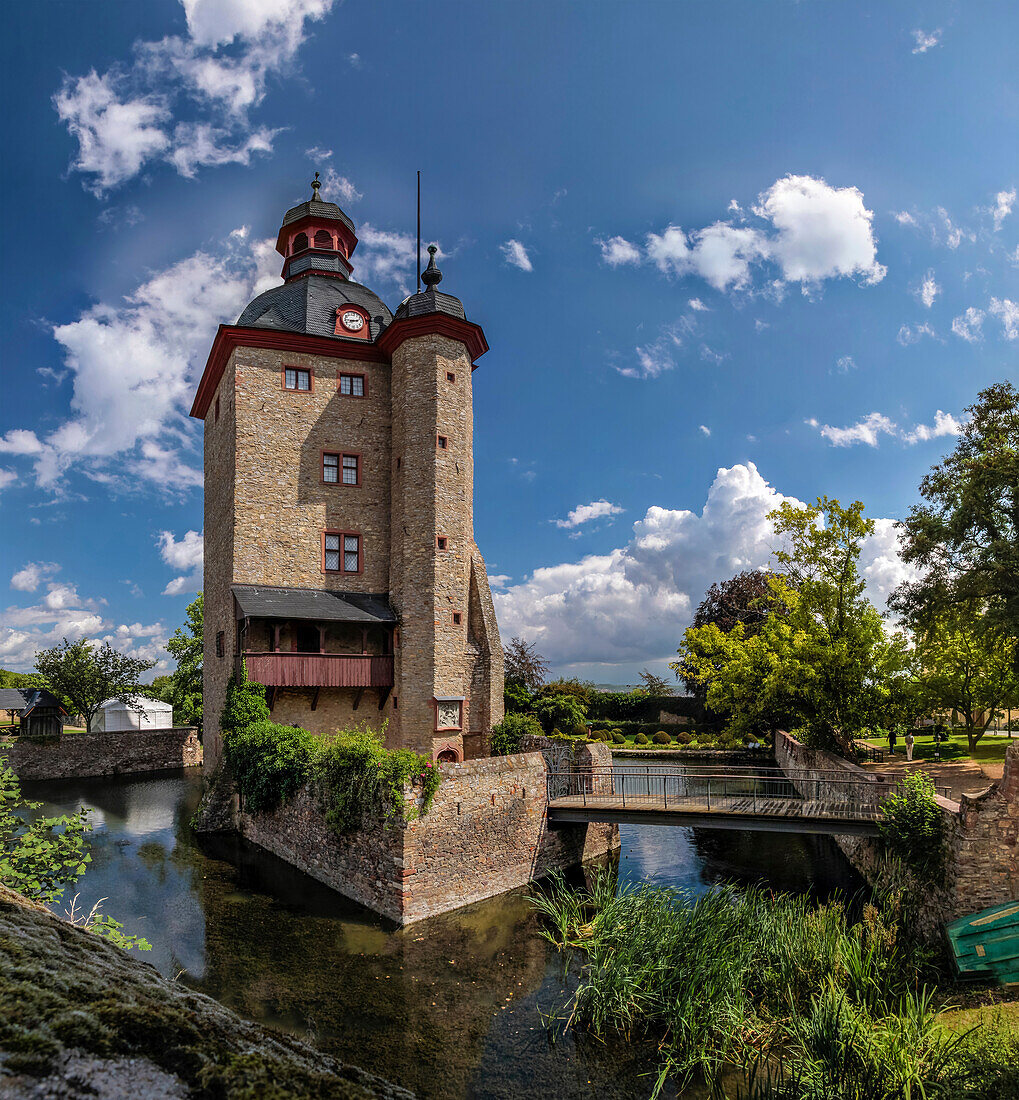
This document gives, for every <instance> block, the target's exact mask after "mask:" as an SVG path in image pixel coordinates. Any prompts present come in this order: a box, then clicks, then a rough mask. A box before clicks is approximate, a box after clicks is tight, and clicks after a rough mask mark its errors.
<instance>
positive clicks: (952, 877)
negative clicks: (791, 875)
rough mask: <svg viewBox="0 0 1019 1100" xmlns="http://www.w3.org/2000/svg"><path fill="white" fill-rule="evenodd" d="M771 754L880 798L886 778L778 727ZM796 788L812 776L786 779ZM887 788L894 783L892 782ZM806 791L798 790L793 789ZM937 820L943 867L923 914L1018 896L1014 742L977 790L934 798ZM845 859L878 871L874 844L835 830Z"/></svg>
mask: <svg viewBox="0 0 1019 1100" xmlns="http://www.w3.org/2000/svg"><path fill="white" fill-rule="evenodd" d="M775 760H776V762H777V763H778V765H779V767H780V768H782V770H783V771H787V772H788V771H792V770H795V769H805V770H807V771H810V770H817V771H830V770H836V771H839V772H843V773H845V775H846V777H847V778H852V779H864V780H867V781H868V782H870V783H872V784H873V785H874V792H875V800H876V801H877V800H880V798H881V797H883V794H884V793H886V792H887V791H888V789H889V784H887V783H885V782H883V781H881V780H880V779H879V777H877V776H875V775H873V774H872V773H870V772H867V771H865V770H864V769H863V768H859V767H857V766H856V765H855V764H852V763H850V762H849V761H848V760H843V759H842V758H841V757H839V756H836V755H835V754H834V753H830V752H825V751H823V750H821V749H809V748H807V747H806V746H805V745H803V744H801V743H800V742H799V741H797V740H796V739H795V738H794V737H790V736H789V735H788V734H787V733H783V732H781V731H778V732H776V734H775ZM792 782H793V785H794V786H796V787H797V789H798V790H800V789H801V787H803V786H804V785H805V786H806V788H808V789H809V790H811V791H812V790H813V789H814V785H815V782H817V783H819V784H820V786H821V790H822V797H823V793H824V788H825V784H824V781H823V779H819V780H817V781H814V780H811V779H809V778H807V779H806V780H805V782H804V779H803V778H800V777H797V778H794V779H792ZM892 786H894V784H893V785H892ZM801 793H804V794H806V793H807V791H806V790H801ZM935 798H936V801H937V804H938V806H939V807H940V808H941V812H942V814H943V815H944V819H945V837H946V842H947V846H948V868H947V874H946V878H945V884H944V887H943V889H932V891H931V896H930V899H929V900H930V902H931V916H932V919H934V920H935V921H936V922H937V923H941V922H943V921H950V920H955V918H956V917H962V916H966V915H967V914H968V913H973V912H976V911H978V910H980V909H986V908H988V907H989V906H992V905H1000V904H1003V903H1004V902H1008V901H1014V900H1017V899H1019V745H1010V746H1009V748H1008V750H1007V752H1006V753H1005V766H1004V771H1003V774H1002V777H1001V779H1000V780H999V781H998V782H996V783H992V784H991V785H990V786H989V787H988V788H987V790H985V791H981V792H980V793H979V794H975V795H966V794H964V795H963V796H962V797H961V798H960V799H959V801H958V802H954V801H952V800H951V799H948V798H943V797H941V796H940V795H937V796H935ZM835 840H836V842H837V843H838V845H839V847H840V848H841V849H842V851H843V852H844V853H845V854H846V856H847V858H848V859H849V861H850V862H851V863H852V864H853V865H854V866H855V867H856V868H857V870H858V871H860V873H861V874H862V875H863V876H864V878H866V879H867V881H868V882H869V883H871V885H873V884H874V882H875V881H876V879H877V876H878V874H879V871H880V865H881V856H882V845H881V843H880V841H877V840H875V839H873V838H870V837H850V836H837V837H835Z"/></svg>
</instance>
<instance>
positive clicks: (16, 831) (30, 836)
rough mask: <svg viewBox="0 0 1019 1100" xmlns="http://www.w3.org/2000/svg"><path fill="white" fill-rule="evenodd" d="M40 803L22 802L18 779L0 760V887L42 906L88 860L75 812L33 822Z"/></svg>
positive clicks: (84, 816)
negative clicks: (37, 902)
mask: <svg viewBox="0 0 1019 1100" xmlns="http://www.w3.org/2000/svg"><path fill="white" fill-rule="evenodd" d="M41 805H42V803H41V802H29V801H27V800H26V799H25V798H23V797H22V794H21V787H20V786H19V784H18V777H17V776H16V775H15V774H14V772H13V771H12V770H11V769H10V768H9V767H8V766H7V761H6V760H5V759H4V758H3V757H0V882H2V883H3V884H4V886H7V887H8V888H10V889H11V890H16V891H17V892H18V893H19V894H24V895H25V897H28V898H34V899H35V900H36V901H41V902H43V903H44V904H52V903H53V902H55V901H58V900H59V899H60V896H61V895H62V894H63V892H64V890H65V889H66V888H67V887H68V886H69V885H71V883H73V882H76V881H77V879H78V878H79V876H80V875H82V874H83V873H84V871H85V867H86V865H87V864H89V863H90V862H91V860H92V856H91V855H90V854H89V852H88V850H87V849H86V847H85V834H86V833H87V832H90V831H91V829H92V826H91V825H90V824H89V822H88V813H87V811H86V810H84V809H81V810H79V811H78V813H76V814H72V815H69V816H67V817H36V816H34V811H35V810H37V809H38V808H39V807H40V806H41Z"/></svg>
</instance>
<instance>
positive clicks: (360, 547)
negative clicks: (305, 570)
mask: <svg viewBox="0 0 1019 1100" xmlns="http://www.w3.org/2000/svg"><path fill="white" fill-rule="evenodd" d="M326 535H339V536H340V568H339V569H326ZM344 535H349V536H350V537H351V538H353V537H354V536H355V535H356V536H357V569H344V568H343V565H344V563H345V562H346V560H347V559H346V551H345V550H344V549H343V537H344ZM322 572H323V573H333V574H346V575H347V576H348V577H351V576H354V574H355V573H363V572H364V538H363V536H362V535H361V532H360V531H336V530H334V529H333V528H332V527H327V528H326V529H325V530H324V531H323V532H322Z"/></svg>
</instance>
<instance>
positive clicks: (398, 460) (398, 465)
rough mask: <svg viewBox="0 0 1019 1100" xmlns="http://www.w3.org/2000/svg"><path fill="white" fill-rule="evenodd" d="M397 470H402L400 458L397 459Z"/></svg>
mask: <svg viewBox="0 0 1019 1100" xmlns="http://www.w3.org/2000/svg"><path fill="white" fill-rule="evenodd" d="M396 468H397V469H398V470H399V468H400V459H399V458H397V460H396Z"/></svg>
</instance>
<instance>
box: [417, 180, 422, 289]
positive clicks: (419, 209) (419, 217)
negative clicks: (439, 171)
mask: <svg viewBox="0 0 1019 1100" xmlns="http://www.w3.org/2000/svg"><path fill="white" fill-rule="evenodd" d="M418 293H419V294H420V293H421V170H420V169H418Z"/></svg>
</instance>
